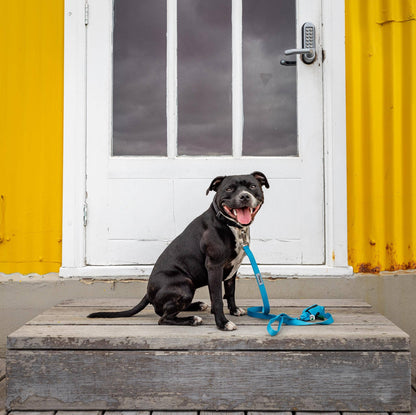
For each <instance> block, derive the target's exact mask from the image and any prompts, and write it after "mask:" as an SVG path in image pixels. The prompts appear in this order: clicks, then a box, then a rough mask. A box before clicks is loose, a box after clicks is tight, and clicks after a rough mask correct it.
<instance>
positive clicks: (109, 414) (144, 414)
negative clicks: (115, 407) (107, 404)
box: [103, 411, 150, 415]
mask: <svg viewBox="0 0 416 415" xmlns="http://www.w3.org/2000/svg"><path fill="white" fill-rule="evenodd" d="M103 415H150V411H105V412H104V414H103Z"/></svg>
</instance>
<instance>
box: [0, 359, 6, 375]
mask: <svg viewBox="0 0 416 415" xmlns="http://www.w3.org/2000/svg"><path fill="white" fill-rule="evenodd" d="M5 377H6V360H5V359H0V380H3V379H4V378H5Z"/></svg>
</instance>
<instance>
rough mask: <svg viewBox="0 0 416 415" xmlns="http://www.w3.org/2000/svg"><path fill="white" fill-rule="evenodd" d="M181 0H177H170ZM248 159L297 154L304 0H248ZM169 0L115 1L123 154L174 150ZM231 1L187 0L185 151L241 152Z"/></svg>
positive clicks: (181, 44)
mask: <svg viewBox="0 0 416 415" xmlns="http://www.w3.org/2000/svg"><path fill="white" fill-rule="evenodd" d="M170 1H173V0H170ZM242 2H243V22H242V24H243V45H242V47H243V106H244V133H243V136H244V137H243V155H245V156H290V155H297V154H298V150H297V147H298V146H297V127H296V123H297V121H296V119H297V114H296V67H285V66H281V65H280V63H279V62H280V59H281V58H283V57H284V55H283V52H284V50H285V49H288V48H291V47H294V45H296V40H295V27H296V26H295V22H296V5H295V1H294V0H242ZM166 18H167V16H166V0H115V1H114V35H113V155H115V156H123V155H126V156H128V155H136V156H166V155H167V130H166ZM231 29H232V27H231V0H178V153H179V155H190V156H195V155H201V156H202V155H211V156H215V155H231V154H232V45H231Z"/></svg>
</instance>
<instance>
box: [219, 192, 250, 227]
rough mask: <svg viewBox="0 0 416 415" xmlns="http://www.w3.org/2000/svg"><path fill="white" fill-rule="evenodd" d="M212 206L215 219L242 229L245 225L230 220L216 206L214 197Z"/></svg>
mask: <svg viewBox="0 0 416 415" xmlns="http://www.w3.org/2000/svg"><path fill="white" fill-rule="evenodd" d="M212 208H213V209H214V212H215V216H216V217H217V219H218V220H219V221H221V222H224V223H226V224H227V225H228V226H234V227H235V228H239V229H243V228H245V227H246V226H243V225H241V224H240V223H237V222H235V221H233V220H231V219H230V218H229V217H227V216H226V215H225V214H224V213H223V212H222V211H221V210H220V208H219V207H218V205H217V202H216V201H215V199H214V200H213V201H212Z"/></svg>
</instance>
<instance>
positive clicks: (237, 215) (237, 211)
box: [223, 203, 261, 225]
mask: <svg viewBox="0 0 416 415" xmlns="http://www.w3.org/2000/svg"><path fill="white" fill-rule="evenodd" d="M260 206H261V203H260V204H259V205H258V206H257V207H256V208H255V209H253V208H251V207H243V208H234V209H230V208H229V207H228V206H227V205H223V207H224V210H225V211H226V212H227V214H228V216H230V217H231V218H233V219H234V220H236V221H237V222H238V223H240V224H241V225H249V224H250V223H251V221H252V220H253V219H254V216H256V213H257V212H258V211H259V209H260Z"/></svg>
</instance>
